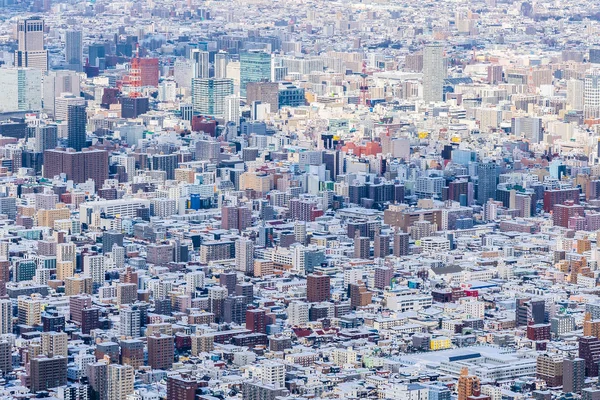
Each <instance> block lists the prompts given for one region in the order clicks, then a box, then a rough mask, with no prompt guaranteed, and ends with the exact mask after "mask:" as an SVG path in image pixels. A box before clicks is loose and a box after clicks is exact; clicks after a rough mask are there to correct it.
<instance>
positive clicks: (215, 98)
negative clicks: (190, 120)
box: [192, 78, 233, 116]
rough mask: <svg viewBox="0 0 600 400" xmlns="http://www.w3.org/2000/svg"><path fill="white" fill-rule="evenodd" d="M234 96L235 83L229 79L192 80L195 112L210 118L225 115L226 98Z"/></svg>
mask: <svg viewBox="0 0 600 400" xmlns="http://www.w3.org/2000/svg"><path fill="white" fill-rule="evenodd" d="M232 94H233V81H232V80H231V79H227V78H219V79H217V78H206V79H205V78H201V79H200V78H199V79H193V80H192V105H193V108H194V112H196V113H199V114H201V115H208V116H222V115H224V114H225V98H226V97H227V96H231V95H232Z"/></svg>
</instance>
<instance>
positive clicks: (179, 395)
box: [167, 374, 199, 400]
mask: <svg viewBox="0 0 600 400" xmlns="http://www.w3.org/2000/svg"><path fill="white" fill-rule="evenodd" d="M198 387H199V385H198V381H197V380H196V379H195V378H194V377H193V376H189V375H184V374H181V375H170V376H169V377H168V378H167V398H168V399H170V400H195V399H196V391H197V390H198Z"/></svg>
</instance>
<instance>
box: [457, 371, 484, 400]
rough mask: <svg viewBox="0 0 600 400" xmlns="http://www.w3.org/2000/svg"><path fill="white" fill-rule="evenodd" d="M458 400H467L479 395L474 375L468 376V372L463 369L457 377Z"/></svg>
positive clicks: (478, 385) (478, 383)
mask: <svg viewBox="0 0 600 400" xmlns="http://www.w3.org/2000/svg"><path fill="white" fill-rule="evenodd" d="M457 391H458V399H457V400H467V399H468V398H469V397H470V396H473V395H479V394H480V381H479V378H478V377H476V376H475V375H469V370H468V369H467V368H463V369H462V370H461V371H460V376H459V377H458V390H457Z"/></svg>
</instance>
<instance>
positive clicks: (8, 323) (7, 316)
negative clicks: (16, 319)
mask: <svg viewBox="0 0 600 400" xmlns="http://www.w3.org/2000/svg"><path fill="white" fill-rule="evenodd" d="M12 317H13V315H12V302H11V301H10V299H0V335H4V334H7V333H12V331H13V321H12Z"/></svg>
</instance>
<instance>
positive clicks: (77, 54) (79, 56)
mask: <svg viewBox="0 0 600 400" xmlns="http://www.w3.org/2000/svg"><path fill="white" fill-rule="evenodd" d="M65 62H66V63H67V69H71V70H73V71H77V72H81V70H82V69H83V35H82V32H81V31H80V30H68V31H66V32H65Z"/></svg>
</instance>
